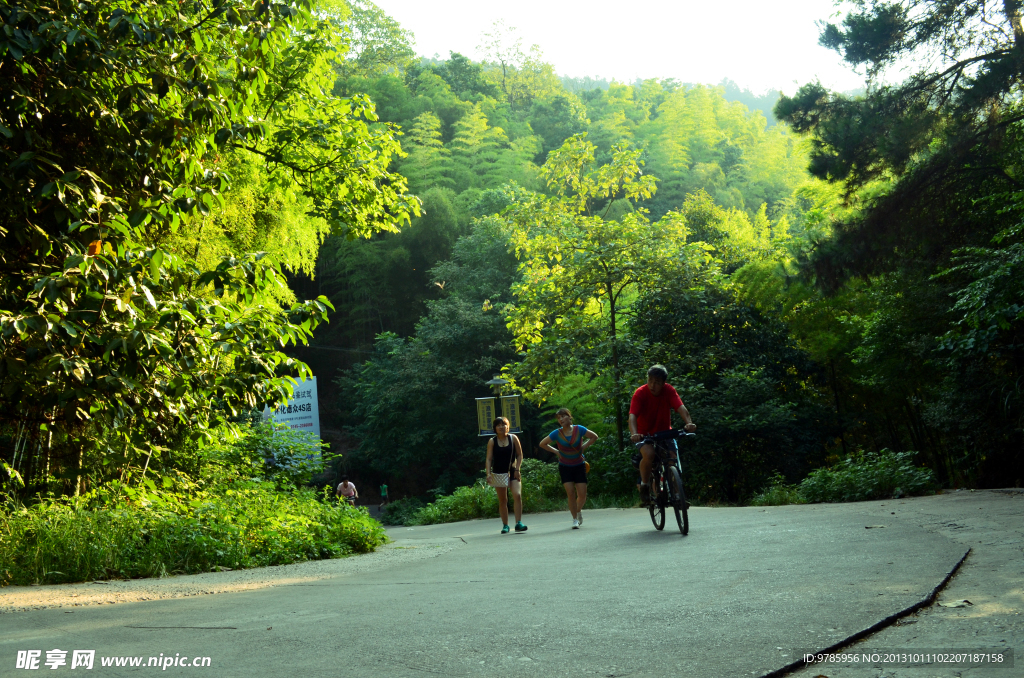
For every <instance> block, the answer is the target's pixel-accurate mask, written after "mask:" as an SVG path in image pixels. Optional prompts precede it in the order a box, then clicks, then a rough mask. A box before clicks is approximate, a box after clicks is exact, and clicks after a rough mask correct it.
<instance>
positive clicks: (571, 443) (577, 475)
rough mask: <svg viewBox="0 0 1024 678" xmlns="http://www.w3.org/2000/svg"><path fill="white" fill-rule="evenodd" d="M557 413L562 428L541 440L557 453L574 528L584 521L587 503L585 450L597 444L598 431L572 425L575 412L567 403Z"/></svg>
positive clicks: (549, 449)
mask: <svg viewBox="0 0 1024 678" xmlns="http://www.w3.org/2000/svg"><path fill="white" fill-rule="evenodd" d="M555 417H556V418H557V419H558V425H559V428H556V429H555V430H554V431H552V432H551V433H549V434H548V437H547V438H545V439H544V440H542V441H540V448H541V449H542V450H547V451H548V452H551V453H552V454H555V455H557V456H558V475H559V476H560V477H561V478H562V487H564V488H565V494H566V496H567V497H568V498H569V513H571V514H572V529H574V530H578V529H579V527H580V525H581V524H583V505H584V504H585V503H587V462H586V460H585V459H584V458H583V452H584V451H585V450H586V449H587V448H588V447H590V446H591V445H593V444H594V441H595V440H597V434H596V433H594V432H593V431H590V430H588V429H586V428H584V427H583V426H575V425H573V423H572V412H570V411H569V409H568V408H567V407H563V408H562V409H560V410H558V412H557V413H556V414H555ZM552 443H554V444H555V445H556V447H552Z"/></svg>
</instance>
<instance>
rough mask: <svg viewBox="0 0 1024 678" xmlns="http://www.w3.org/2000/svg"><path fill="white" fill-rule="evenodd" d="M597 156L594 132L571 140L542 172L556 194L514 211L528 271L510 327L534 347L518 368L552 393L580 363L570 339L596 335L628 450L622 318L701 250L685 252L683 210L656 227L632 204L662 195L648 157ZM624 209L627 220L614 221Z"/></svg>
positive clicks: (521, 344)
mask: <svg viewBox="0 0 1024 678" xmlns="http://www.w3.org/2000/svg"><path fill="white" fill-rule="evenodd" d="M594 151H595V147H594V145H593V144H592V143H590V142H588V141H587V140H586V137H585V135H577V136H574V137H572V138H570V139H569V140H568V141H566V142H565V144H564V145H563V146H562V147H561V148H560V149H558V150H557V151H553V152H552V153H551V154H550V155H549V157H548V160H547V162H546V163H545V165H544V167H543V170H542V174H543V177H544V178H545V180H546V181H547V184H548V188H549V189H551V190H552V192H553V193H554V195H553V196H551V197H547V196H542V195H537V194H535V195H532V196H530V197H528V198H526V199H524V200H521V201H519V202H516V203H513V205H512V206H511V207H510V208H509V210H508V211H507V219H508V222H509V225H510V227H511V229H512V231H511V238H512V243H513V245H514V247H515V251H516V254H517V256H518V257H519V259H520V273H521V275H522V281H521V282H519V283H517V284H516V285H515V286H513V293H514V294H515V298H516V302H515V305H514V306H513V307H512V308H511V312H510V315H509V327H510V328H511V329H512V332H513V335H514V341H515V344H516V346H517V347H518V348H519V350H526V351H528V354H527V357H526V359H525V360H524V361H523V362H522V363H521V364H519V365H518V366H516V367H515V368H514V369H513V372H514V373H515V374H516V375H517V380H518V381H520V382H521V383H523V384H524V385H526V386H529V387H532V388H533V389H538V388H539V389H540V391H539V393H540V394H541V395H543V392H544V388H545V386H546V387H547V388H549V389H550V387H551V383H550V382H551V381H552V380H553V379H556V378H557V377H558V376H560V375H561V376H564V374H566V373H568V372H569V371H570V370H567V369H566V367H571V366H572V360H573V357H574V356H573V350H574V349H573V348H571V347H572V346H573V343H574V342H573V341H572V340H568V341H567V339H568V337H567V336H566V334H568V335H569V336H572V335H573V334H576V335H577V338H582V337H583V336H585V335H586V334H588V333H592V334H596V336H597V337H599V339H598V341H601V342H602V343H603V344H604V346H606V347H607V348H606V350H607V358H606V360H607V361H608V365H609V366H610V369H611V376H612V382H613V388H614V391H613V394H612V401H613V403H614V411H615V418H616V419H615V420H616V434H617V435H618V441H619V443H618V444H619V445H621V444H622V441H623V440H624V438H623V411H622V403H621V391H622V388H623V387H622V380H621V376H622V375H621V370H620V366H619V343H620V341H619V337H620V334H621V332H622V318H623V315H624V314H626V313H628V312H629V301H630V299H631V298H633V295H635V294H636V293H637V292H638V291H639V290H641V289H644V288H649V287H654V286H657V285H658V284H659V283H660V282H661V281H662V280H664V278H665V275H666V274H667V273H666V269H668V270H674V269H677V268H678V267H679V266H680V264H681V263H682V262H683V261H685V260H686V257H687V256H688V255H689V254H692V253H693V248H692V247H691V248H690V249H689V250H687V249H686V248H685V247H684V243H685V240H686V228H685V226H684V224H683V219H682V218H680V217H679V216H678V215H677V214H675V213H670V214H668V215H666V216H665V217H664V218H663V219H661V220H660V221H658V222H657V223H654V224H652V223H651V222H650V221H649V220H648V219H647V217H646V215H645V214H644V212H643V210H641V209H636V208H634V207H633V206H632V205H633V204H634V203H635V202H636V201H638V200H640V199H642V198H648V197H650V196H651V195H652V194H653V193H654V190H655V179H654V177H652V176H650V175H644V174H642V172H641V170H640V166H641V165H640V152H639V151H630V150H628V149H627V148H625V147H624V146H620V147H619V148H617V149H616V150H615V154H614V156H613V160H612V163H611V164H609V165H604V166H601V167H595V166H594ZM616 206H618V207H619V209H618V210H617V211H618V213H619V214H620V215H621V216H620V217H619V218H617V219H611V218H608V217H609V215H610V214H612V212H613V210H614V208H615V207H616ZM623 206H624V207H626V208H627V210H628V211H624V210H623V209H622V208H623ZM701 253H703V250H701Z"/></svg>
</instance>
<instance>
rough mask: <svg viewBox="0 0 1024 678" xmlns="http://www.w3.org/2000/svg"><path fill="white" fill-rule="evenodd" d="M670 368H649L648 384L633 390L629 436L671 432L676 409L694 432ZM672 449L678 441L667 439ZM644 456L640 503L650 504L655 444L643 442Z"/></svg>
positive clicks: (641, 437)
mask: <svg viewBox="0 0 1024 678" xmlns="http://www.w3.org/2000/svg"><path fill="white" fill-rule="evenodd" d="M666 381H668V370H666V369H665V366H664V365H654V366H652V367H651V369H649V370H647V383H646V384H644V385H643V386H641V387H640V388H638V389H637V390H636V391H635V392H634V393H633V399H632V400H631V401H630V403H629V432H630V434H631V435H630V437H629V439H630V440H632V441H633V442H634V443H638V442H640V441H641V440H643V439H644V436H648V435H653V434H655V433H661V432H662V431H668V430H669V429H671V428H672V414H671V413H672V412H676V413H677V414H678V415H679V416H680V417H681V418H682V420H683V423H684V424H686V427H685V428H686V430H687V431H689V432H691V433H692V432H693V431H696V430H697V425H696V424H694V423H693V419H691V418H690V412H689V411H688V410H687V409H686V405H684V404H683V401H682V400H681V399H680V398H679V394H678V393H676V390H675V389H674V388H672V386H670V385H669V384H666V383H665V382H666ZM666 442H667V443H668V444H669V446H670V448H671V449H673V450H676V454H678V453H679V452H678V448H677V447H676V441H675V440H669V441H666ZM640 453H641V454H642V455H643V458H642V459H641V460H640V504H641V505H643V506H647V505H648V504H650V503H651V464H653V463H654V446H653V445H644V446H643V447H641V448H640Z"/></svg>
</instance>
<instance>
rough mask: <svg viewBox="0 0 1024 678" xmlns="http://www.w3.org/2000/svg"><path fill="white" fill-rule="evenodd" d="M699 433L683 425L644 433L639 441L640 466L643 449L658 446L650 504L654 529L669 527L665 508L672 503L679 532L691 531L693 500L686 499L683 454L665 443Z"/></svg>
mask: <svg viewBox="0 0 1024 678" xmlns="http://www.w3.org/2000/svg"><path fill="white" fill-rule="evenodd" d="M695 435H697V434H696V433H687V432H686V431H683V430H680V429H672V430H669V431H662V432H661V433H655V434H654V435H649V436H644V439H643V440H641V441H640V442H638V443H636V446H637V450H638V451H637V453H636V454H635V455H634V466H636V467H637V468H640V460H639V459H638V457H639V456H640V452H639V449H640V448H641V447H643V446H644V445H653V446H654V464H653V466H652V467H651V503H650V504H648V506H647V508H648V510H649V511H650V512H651V522H652V523H654V529H656V530H664V529H665V509H667V508H668V507H669V506H671V507H672V510H673V512H674V513H675V515H676V523H677V524H678V525H679V532H680V533H682V534H683V535H684V536H685V535H686V534H688V533H689V532H690V516H689V514H688V512H687V510H688V509H689V508H690V503H689V502H688V501H686V491H685V490H684V489H683V467H682V465H681V464H680V462H679V454H678V453H677V452H676V451H675V450H671V449H669V448H668V447H666V446H665V441H666V440H676V439H679V438H689V437H691V436H695Z"/></svg>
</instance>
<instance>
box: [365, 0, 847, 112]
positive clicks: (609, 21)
mask: <svg viewBox="0 0 1024 678" xmlns="http://www.w3.org/2000/svg"><path fill="white" fill-rule="evenodd" d="M374 2H375V3H376V4H377V6H379V7H380V8H381V9H383V10H384V11H385V12H387V13H388V14H389V15H390V16H392V17H393V18H395V19H396V20H398V22H399V23H401V24H402V27H403V28H405V29H407V30H410V31H412V32H413V34H414V35H415V37H416V45H415V46H416V51H417V53H418V54H420V55H421V56H427V57H430V56H433V55H434V54H438V55H440V56H441V57H442V58H447V57H448V53H449V51H454V52H459V53H461V54H464V55H466V56H468V57H470V58H473V59H476V60H479V59H482V58H483V55H482V54H481V53H480V52H479V51H478V50H477V46H478V45H480V44H481V43H482V42H483V34H484V33H487V32H490V31H491V30H492V27H493V25H494V22H495V21H497V20H502V21H504V22H505V24H506V25H508V26H513V27H515V28H516V29H517V32H518V33H519V35H520V36H521V37H522V39H523V45H524V46H525V47H529V46H530V45H533V44H536V45H539V46H540V48H541V51H542V53H543V57H544V61H546V62H548V63H550V64H553V65H554V67H555V71H556V72H557V73H558V74H559V75H568V76H573V77H582V76H590V77H603V78H607V79H609V80H610V79H613V78H614V79H616V80H619V81H626V82H632V81H633V80H635V79H636V78H638V77H640V78H645V79H646V78H675V79H677V80H679V81H680V82H690V83H705V84H718V83H719V82H721V81H722V79H723V78H729V79H731V80H733V81H734V82H736V83H737V84H739V85H740V86H741V87H744V88H746V89H749V90H751V91H752V92H754V93H755V94H761V93H763V92H765V91H766V90H769V89H779V90H782V91H783V92H784V93H786V94H792V93H793V92H795V91H796V89H797V87H799V86H800V85H802V84H804V83H807V82H811V81H813V80H815V79H820V80H821V82H822V83H823V84H824V85H826V86H827V87H829V88H830V89H836V90H840V91H845V90H851V89H856V88H859V87H861V86H863V83H864V79H863V77H861V76H858V75H857V74H855V73H854V72H853V71H852V70H850V69H849V68H848V67H847V66H845V65H844V64H843V62H842V60H841V58H840V57H839V55H838V54H836V53H835V52H833V51H831V50H827V49H825V48H823V47H820V46H819V45H818V33H819V28H818V26H817V25H816V23H815V22H816V21H819V20H823V19H824V20H827V19H829V17H830V16H834V15H835V14H836V11H837V8H836V6H835V3H834V2H833V0H784V1H783V2H765V1H764V0H760V1H759V2H754V1H752V0H734V1H733V2H722V3H717V2H709V1H707V0H702V1H695V0H679V1H677V2H655V1H651V0H627V1H622V0H619V1H618V2H606V1H605V0H593V1H591V2H580V1H575V2H570V1H568V0H514V1H513V2H494V3H484V2H480V1H479V0H473V1H471V0H432V1H426V0H374ZM832 21H836V19H832Z"/></svg>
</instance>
